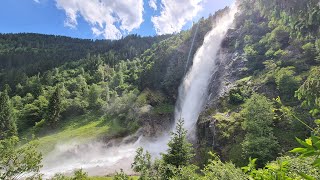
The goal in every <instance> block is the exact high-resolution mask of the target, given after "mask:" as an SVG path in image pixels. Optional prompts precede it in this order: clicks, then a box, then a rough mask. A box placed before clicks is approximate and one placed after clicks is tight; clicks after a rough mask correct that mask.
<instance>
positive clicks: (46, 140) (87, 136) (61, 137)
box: [37, 112, 122, 154]
mask: <svg viewBox="0 0 320 180" xmlns="http://www.w3.org/2000/svg"><path fill="white" fill-rule="evenodd" d="M113 122H114V121H107V120H106V118H105V117H104V116H102V115H99V114H98V113H96V112H91V113H88V114H85V115H82V116H77V117H73V118H69V119H66V120H65V121H64V122H62V123H61V125H60V127H58V128H57V129H58V130H57V131H56V132H54V133H52V134H49V135H45V136H43V137H40V138H38V139H37V142H38V148H39V150H40V151H41V152H42V153H43V154H46V153H48V152H50V151H51V150H53V149H54V147H55V145H56V144H57V143H59V142H68V141H73V140H77V142H81V143H82V142H88V141H90V140H93V139H97V138H100V137H102V136H106V135H111V134H116V133H117V132H119V131H120V130H121V129H122V128H121V127H120V126H119V125H118V124H116V123H113Z"/></svg>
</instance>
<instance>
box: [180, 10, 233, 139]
mask: <svg viewBox="0 0 320 180" xmlns="http://www.w3.org/2000/svg"><path fill="white" fill-rule="evenodd" d="M236 12H237V8H236V6H235V5H234V6H232V7H231V9H230V11H229V12H228V13H227V14H225V15H224V16H223V17H222V18H220V19H219V20H218V22H217V24H216V26H215V27H214V28H213V29H212V30H211V31H210V32H209V33H208V34H207V35H206V36H205V39H204V42H203V45H202V46H201V47H200V48H199V49H198V51H197V52H196V54H195V56H194V59H193V65H192V67H191V69H190V70H189V72H188V73H187V75H186V76H185V78H184V81H183V83H182V84H181V86H180V88H179V97H178V102H177V104H176V112H175V120H178V119H180V118H181V119H183V120H184V121H185V128H186V129H187V130H188V136H189V138H191V139H193V138H195V125H196V122H197V120H198V117H199V114H200V112H201V110H202V108H203V106H204V104H205V100H206V98H207V92H208V85H209V82H210V79H211V76H212V74H213V73H214V72H215V71H216V69H217V67H216V59H217V55H218V52H219V49H220V47H221V43H222V41H223V39H224V37H225V35H226V33H227V31H228V29H229V28H231V26H232V23H233V20H234V16H235V13H236Z"/></svg>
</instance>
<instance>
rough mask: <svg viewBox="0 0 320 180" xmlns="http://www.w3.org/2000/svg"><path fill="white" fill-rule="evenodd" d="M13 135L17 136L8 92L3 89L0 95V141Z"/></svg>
mask: <svg viewBox="0 0 320 180" xmlns="http://www.w3.org/2000/svg"><path fill="white" fill-rule="evenodd" d="M14 135H17V127H16V122H15V119H14V116H13V108H12V105H11V101H10V98H9V96H8V91H7V89H5V90H4V91H3V92H1V94H0V140H1V139H5V138H7V137H11V136H14Z"/></svg>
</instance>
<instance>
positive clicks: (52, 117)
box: [47, 86, 62, 126]
mask: <svg viewBox="0 0 320 180" xmlns="http://www.w3.org/2000/svg"><path fill="white" fill-rule="evenodd" d="M61 100H62V97H61V91H60V87H59V86H57V87H56V90H55V91H54V93H53V94H52V96H51V97H50V100H49V105H48V111H47V121H48V122H49V123H50V125H51V126H56V124H57V122H58V121H59V118H60V113H61Z"/></svg>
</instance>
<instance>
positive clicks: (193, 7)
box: [151, 0, 203, 35]
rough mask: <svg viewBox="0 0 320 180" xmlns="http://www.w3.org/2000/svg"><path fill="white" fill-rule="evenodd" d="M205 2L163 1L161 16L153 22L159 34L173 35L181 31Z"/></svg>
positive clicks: (193, 0) (191, 0) (185, 0)
mask: <svg viewBox="0 0 320 180" xmlns="http://www.w3.org/2000/svg"><path fill="white" fill-rule="evenodd" d="M202 1H203V0H161V3H162V8H161V14H160V16H153V17H152V18H151V21H152V22H153V25H154V28H155V30H156V32H157V34H159V35H161V34H171V33H176V32H179V31H181V29H182V28H183V26H184V25H186V23H187V22H189V21H191V20H192V19H193V18H194V17H195V16H196V15H198V13H199V12H200V10H201V9H202Z"/></svg>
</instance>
